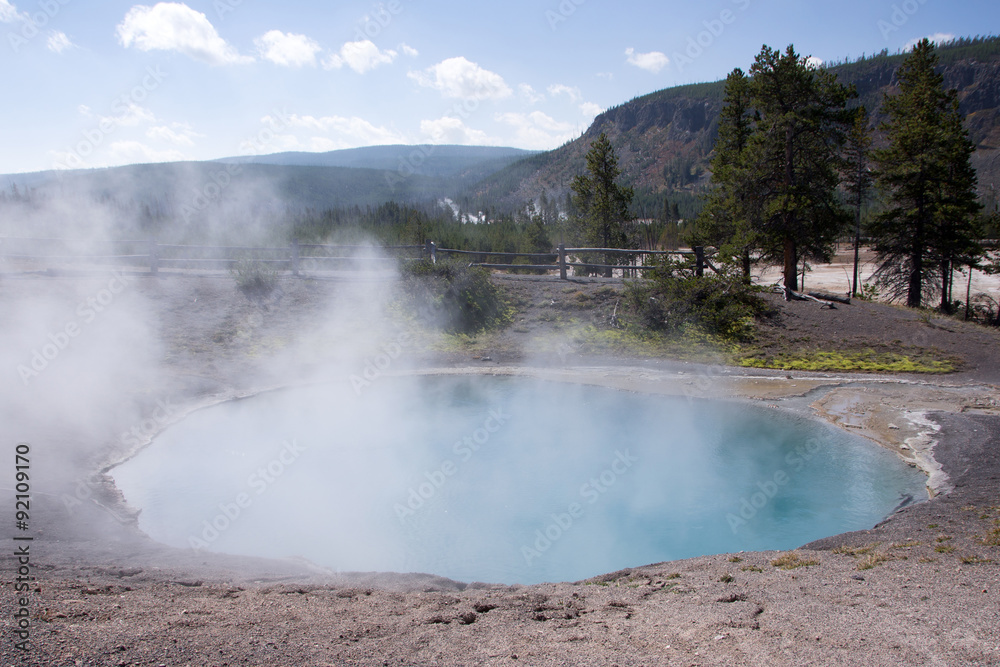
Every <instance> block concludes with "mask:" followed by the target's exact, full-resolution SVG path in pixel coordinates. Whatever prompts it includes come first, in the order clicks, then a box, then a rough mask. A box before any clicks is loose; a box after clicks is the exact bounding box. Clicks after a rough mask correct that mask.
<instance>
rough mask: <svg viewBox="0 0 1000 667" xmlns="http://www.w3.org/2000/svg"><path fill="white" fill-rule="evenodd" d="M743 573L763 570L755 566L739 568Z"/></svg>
mask: <svg viewBox="0 0 1000 667" xmlns="http://www.w3.org/2000/svg"><path fill="white" fill-rule="evenodd" d="M740 570H741V571H743V572H763V571H764V570H763V568H759V567H757V566H756V565H744V566H743V567H741V568H740Z"/></svg>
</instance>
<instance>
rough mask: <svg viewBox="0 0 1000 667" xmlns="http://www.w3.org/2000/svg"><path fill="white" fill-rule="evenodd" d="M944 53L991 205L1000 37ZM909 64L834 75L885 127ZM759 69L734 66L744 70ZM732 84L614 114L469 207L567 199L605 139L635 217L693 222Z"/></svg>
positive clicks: (513, 171)
mask: <svg viewBox="0 0 1000 667" xmlns="http://www.w3.org/2000/svg"><path fill="white" fill-rule="evenodd" d="M777 46H778V47H780V48H784V45H777ZM937 53H938V56H939V58H940V62H941V69H942V71H943V74H944V79H945V86H947V87H948V88H955V89H957V90H958V91H959V100H960V102H961V110H962V112H963V113H965V114H967V120H966V123H967V126H968V128H969V130H970V135H971V138H972V139H973V140H974V141H975V142H976V144H977V146H978V150H977V151H976V155H975V156H974V158H973V162H974V165H975V166H976V168H977V170H978V171H979V181H980V192H982V193H986V194H985V195H984V196H985V198H986V199H990V197H989V194H988V193H989V192H990V191H991V188H992V189H993V191H995V187H996V186H997V185H1000V159H998V156H1000V150H998V148H1000V37H988V38H975V39H962V40H956V41H955V42H952V43H950V44H947V45H944V46H942V47H940V48H939V49H938V50H937ZM904 58H905V54H892V55H890V54H888V53H885V52H883V53H880V54H877V55H874V56H870V57H862V58H861V59H859V60H856V61H853V62H847V63H834V64H832V65H830V66H829V69H830V70H831V71H832V72H834V73H836V74H837V76H838V78H839V79H840V80H841V81H844V82H846V83H853V84H854V85H855V86H856V88H857V90H858V96H859V99H858V102H860V103H862V104H864V105H865V106H866V107H867V108H868V109H869V111H870V112H872V123H873V125H877V124H878V123H879V122H881V120H882V116H881V115H880V114H879V113H878V112H879V109H880V107H881V102H882V98H883V95H884V94H886V93H890V94H891V93H892V91H893V90H894V87H895V83H896V82H895V72H896V69H897V68H898V67H899V65H900V64H901V63H902V61H903V59H904ZM750 65H751V63H749V62H747V63H734V64H733V66H734V67H740V68H741V69H743V70H744V71H747V70H749V68H750ZM724 85H725V82H724V81H716V82H711V83H702V84H693V85H687V86H679V87H675V88H668V89H665V90H661V91H658V92H655V93H650V94H648V95H644V96H642V97H638V98H636V99H633V100H631V101H630V102H627V103H625V104H622V105H621V106H617V107H614V108H612V109H608V110H607V111H605V112H604V113H602V114H601V115H599V116H598V117H597V118H596V119H595V120H594V122H593V124H592V125H591V126H590V128H589V129H588V130H587V131H586V132H585V133H584V134H583V136H581V137H580V138H579V139H576V140H574V141H572V142H569V143H568V144H565V145H564V146H562V147H560V148H558V149H556V150H554V151H550V152H547V153H542V154H540V155H536V156H533V157H530V158H527V159H525V160H522V161H520V162H517V163H514V164H512V165H511V166H509V167H507V168H506V169H504V170H501V171H499V172H497V173H496V174H494V175H493V176H491V177H489V178H487V179H485V180H484V181H482V182H480V183H479V184H477V186H476V187H474V188H471V189H470V190H468V191H466V192H465V193H464V196H463V197H461V198H460V202H461V203H462V204H463V205H465V206H467V207H468V208H471V209H474V208H477V207H479V208H482V207H489V208H491V209H493V210H505V209H512V208H517V207H520V206H522V205H523V204H524V202H526V201H531V200H537V199H538V198H539V197H540V196H541V195H542V193H543V192H544V193H545V194H546V196H547V197H548V198H549V199H562V198H564V197H565V196H566V193H567V192H568V188H569V183H570V181H571V179H572V177H573V176H574V175H576V174H579V173H582V172H583V171H584V167H585V162H584V156H585V154H586V152H587V150H588V147H589V145H590V143H591V141H593V140H594V139H595V138H596V137H597V136H599V135H600V133H601V132H604V133H606V134H607V135H608V138H609V139H610V140H611V143H612V145H613V146H614V148H615V150H616V151H617V153H618V157H619V160H620V166H621V168H622V170H623V172H624V180H625V181H626V182H627V183H628V184H629V185H632V186H633V187H635V188H636V194H637V197H636V203H635V208H636V210H635V213H636V214H637V215H640V216H642V217H654V216H658V215H659V214H660V212H661V211H662V210H663V202H664V200H665V199H666V200H669V201H670V202H672V203H673V204H679V205H680V213H681V216H682V217H687V216H689V215H691V214H693V212H694V211H695V210H696V209H697V208H698V206H699V204H698V194H699V193H700V192H701V191H703V189H704V188H705V186H706V185H707V182H708V178H709V173H708V162H709V157H710V153H711V150H712V147H713V145H714V144H715V139H716V135H717V126H718V115H719V111H720V109H721V107H722V97H723V90H724ZM988 203H995V198H994V199H992V200H991V201H990V202H988Z"/></svg>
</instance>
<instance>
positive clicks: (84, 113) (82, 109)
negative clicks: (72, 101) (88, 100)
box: [76, 104, 94, 118]
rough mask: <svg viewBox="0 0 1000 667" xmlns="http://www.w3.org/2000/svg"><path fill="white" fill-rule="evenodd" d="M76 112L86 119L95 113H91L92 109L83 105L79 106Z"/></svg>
mask: <svg viewBox="0 0 1000 667" xmlns="http://www.w3.org/2000/svg"><path fill="white" fill-rule="evenodd" d="M76 111H77V113H79V114H80V115H81V116H83V117H85V118H90V117H91V116H92V115H94V114H93V111H91V109H90V107H88V106H87V105H86V104H81V105H80V106H78V107H77V108H76Z"/></svg>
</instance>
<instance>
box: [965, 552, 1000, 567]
mask: <svg viewBox="0 0 1000 667" xmlns="http://www.w3.org/2000/svg"><path fill="white" fill-rule="evenodd" d="M958 560H960V561H962V563H963V564H964V565H979V564H980V563H992V562H993V561H992V560H990V559H989V558H982V557H980V556H976V555H975V554H973V555H971V556H961V557H960V558H959V559H958Z"/></svg>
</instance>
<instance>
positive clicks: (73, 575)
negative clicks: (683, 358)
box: [0, 274, 1000, 666]
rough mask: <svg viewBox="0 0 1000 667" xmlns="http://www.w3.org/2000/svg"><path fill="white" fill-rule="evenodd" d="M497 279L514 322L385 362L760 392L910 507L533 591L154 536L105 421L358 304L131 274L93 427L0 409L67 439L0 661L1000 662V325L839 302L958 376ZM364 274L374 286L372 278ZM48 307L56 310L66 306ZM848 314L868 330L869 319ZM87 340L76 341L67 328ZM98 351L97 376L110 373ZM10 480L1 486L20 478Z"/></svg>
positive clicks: (44, 497)
mask: <svg viewBox="0 0 1000 667" xmlns="http://www.w3.org/2000/svg"><path fill="white" fill-rule="evenodd" d="M81 281H82V282H84V283H87V281H96V287H99V285H100V281H104V282H105V283H106V282H107V280H106V277H103V276H98V277H94V276H83V277H81V276H76V275H58V274H56V275H36V274H31V275H25V274H17V275H5V276H3V277H2V278H0V307H2V308H3V309H4V312H8V313H12V312H13V313H17V312H22V311H19V309H23V308H25V307H26V304H32V303H36V302H38V301H39V300H40V299H42V298H43V297H44V298H46V299H49V298H52V299H56V300H58V299H59V298H63V299H64V300H65V302H66V303H67V304H69V305H70V306H72V305H74V304H75V303H77V300H78V297H79V294H80V290H81V289H82V290H83V293H85V294H87V293H93V292H92V290H93V289H95V288H96V287H92V286H91V285H89V283H88V284H87V285H85V286H84V287H83V288H81V287H80V286H79V283H80V282H81ZM504 284H505V285H507V287H508V289H509V290H510V293H511V294H512V295H513V298H514V300H515V302H516V303H517V304H518V315H517V318H516V321H515V323H514V324H513V325H512V326H511V327H510V328H509V329H508V330H507V331H505V332H504V333H503V334H500V335H497V336H494V337H492V338H489V339H488V340H486V341H478V342H472V343H469V344H464V345H460V344H455V343H454V341H451V342H449V341H441V340H439V339H435V338H432V337H428V338H419V337H418V339H417V340H418V343H419V345H418V346H417V347H416V348H414V350H413V352H412V354H409V355H408V356H407V357H406V359H404V360H401V361H400V362H399V364H398V365H397V366H394V367H393V372H398V373H413V372H460V373H481V372H490V373H496V372H503V373H531V374H536V375H543V376H545V377H550V378H553V379H562V380H566V381H574V382H588V383H594V384H601V385H605V386H612V387H624V388H629V389H635V390H641V391H649V392H659V393H664V394H677V393H681V394H686V395H692V393H693V394H694V395H696V396H704V397H706V398H709V397H716V396H736V397H742V398H744V399H745V400H757V401H761V402H762V404H764V405H768V406H771V407H772V408H773V409H775V410H789V411H794V412H796V413H799V414H810V415H815V416H816V417H817V418H821V419H828V420H830V421H832V422H833V423H835V424H837V425H839V426H841V427H842V428H845V429H849V430H851V431H853V432H857V433H860V434H862V435H865V436H867V437H869V438H871V439H872V440H873V441H874V442H878V443H880V444H881V445H882V446H886V447H889V448H891V449H893V450H894V451H896V452H897V453H898V454H899V455H900V456H902V457H903V458H905V459H907V460H909V461H911V462H912V463H913V464H914V465H918V466H920V467H921V468H923V469H925V470H927V471H928V473H929V478H928V483H929V487H930V489H931V493H932V494H933V495H934V498H933V500H930V501H928V502H922V503H918V504H914V505H910V506H907V507H905V508H903V509H901V510H899V511H898V512H896V513H895V514H893V515H892V516H890V517H888V518H887V519H886V520H885V521H884V522H882V523H881V524H879V525H878V526H876V527H873V528H872V529H871V530H868V531H862V532H858V533H851V534H846V535H840V536H835V537H831V538H828V539H825V540H821V541H819V542H815V543H812V544H809V545H803V547H802V548H800V549H797V550H795V551H793V552H786V553H778V552H765V553H741V554H723V555H711V556H704V557H700V558H694V559H690V560H685V561H678V562H670V563H659V564H652V565H650V564H642V563H636V564H635V565H636V567H634V568H632V569H629V570H623V571H621V572H615V573H610V574H607V575H604V576H600V577H596V578H594V579H592V580H588V581H584V582H576V583H558V584H542V585H536V586H498V585H488V584H468V583H460V582H453V581H449V580H445V579H441V578H438V577H434V576H430V575H420V574H410V575H394V574H377V573H358V574H335V573H331V572H328V571H325V570H323V569H322V568H318V567H316V566H314V565H312V564H310V563H307V562H302V561H295V560H285V561H266V560H261V559H252V558H242V557H234V556H225V555H218V554H211V553H202V552H195V551H192V550H180V549H172V548H168V547H165V546H163V545H159V544H157V543H155V542H153V541H152V540H150V539H149V538H147V537H146V536H145V535H143V534H142V533H141V532H140V531H139V530H138V529H137V527H136V525H135V522H134V519H133V518H132V517H131V516H130V511H131V509H130V508H128V507H127V506H126V505H125V504H124V503H123V502H122V499H121V497H120V494H118V493H117V491H116V489H114V488H113V486H112V485H110V483H109V479H108V478H107V477H106V476H105V477H101V476H99V475H98V476H96V477H95V476H94V472H95V471H99V470H100V469H101V468H102V467H104V466H106V465H107V464H108V463H110V462H112V461H115V460H120V459H121V458H122V457H124V456H127V455H128V453H129V452H130V451H133V450H134V449H135V447H136V446H137V443H136V442H133V441H132V440H129V441H127V442H126V441H123V440H122V438H120V437H117V436H116V434H119V433H122V431H127V430H128V429H129V427H130V425H133V424H136V423H137V422H136V415H139V416H140V417H141V416H143V415H149V414H155V409H156V405H157V403H156V402H157V400H160V401H161V404H162V400H163V398H162V397H164V396H166V397H169V400H168V402H169V404H170V410H169V415H168V417H167V418H165V419H163V420H161V421H157V422H156V423H155V425H154V426H151V427H150V428H148V429H147V428H145V427H143V428H142V429H140V431H141V432H140V434H139V435H141V436H142V438H141V440H143V441H147V440H148V439H149V438H151V437H152V436H153V435H154V434H155V432H156V431H157V430H159V429H160V428H163V427H165V426H167V425H169V423H171V422H173V421H176V420H177V419H180V418H182V417H183V415H184V414H186V413H187V412H189V411H190V410H192V409H194V408H196V407H198V406H200V405H205V404H209V403H212V402H217V401H220V400H225V399H227V398H231V397H234V396H239V395H245V394H248V393H253V392H255V391H258V390H260V389H263V388H267V387H270V386H274V385H276V384H281V383H283V382H286V381H287V379H288V377H289V374H291V375H292V376H298V375H308V374H315V373H316V372H317V369H322V368H324V367H325V364H327V363H329V362H331V360H336V358H337V354H338V353H337V349H338V347H337V345H336V344H329V342H330V340H331V338H330V337H331V336H333V335H334V333H332V332H335V331H339V330H340V329H337V328H336V327H334V328H330V326H331V325H330V324H329V322H330V321H335V322H337V323H338V326H342V325H343V324H344V323H345V322H348V323H352V324H351V325H350V326H351V327H354V326H355V324H354V321H355V320H357V321H358V322H363V321H366V320H368V319H369V318H371V316H372V313H370V312H368V311H366V310H365V308H364V306H363V304H362V305H359V304H358V303H355V302H350V303H349V304H348V305H349V307H347V308H339V306H338V304H341V305H343V304H342V297H341V295H342V294H344V293H345V292H351V291H352V290H354V289H355V287H356V285H355V287H352V285H354V282H352V280H350V279H343V280H291V279H288V280H283V281H282V285H281V291H280V293H279V297H280V298H274V299H271V300H269V301H267V302H258V303H253V302H250V301H248V300H247V299H245V298H244V297H242V296H241V295H239V294H238V293H237V292H236V291H235V290H234V288H233V285H232V282H231V281H230V280H228V279H227V278H225V277H224V276H192V275H176V274H175V275H166V276H164V277H161V278H160V279H152V278H148V277H144V276H140V275H136V276H134V280H133V284H132V287H131V290H132V291H131V292H129V293H128V294H126V296H124V297H122V299H123V300H124V299H125V298H126V297H127V298H134V299H135V300H136V302H137V304H138V305H137V306H136V310H135V312H141V313H143V314H144V316H145V318H146V319H145V326H146V329H143V330H141V331H138V332H136V338H134V339H128V341H125V342H122V341H117V343H116V344H117V345H118V346H119V348H120V349H119V350H118V352H117V353H119V354H122V353H124V352H125V348H124V347H123V346H125V345H126V344H127V345H130V346H131V347H133V348H141V351H142V354H143V355H146V357H148V363H149V369H151V370H149V372H146V369H145V367H143V368H133V369H132V371H131V372H130V373H125V374H122V375H120V376H119V375H116V376H115V377H114V382H107V383H104V382H98V379H97V378H96V377H95V378H94V379H93V380H92V381H91V382H90V384H88V383H87V382H83V383H79V384H78V385H77V386H76V389H75V390H76V391H78V392H87V391H88V387H90V389H89V391H92V392H96V391H97V387H98V386H100V387H102V388H103V387H105V386H106V385H107V386H111V387H113V388H115V391H113V392H110V394H109V395H111V396H112V398H113V400H112V399H109V400H108V401H107V402H106V403H100V405H102V406H103V405H106V410H103V411H102V412H101V414H102V415H103V414H104V413H107V414H108V415H110V416H109V417H108V419H107V423H105V421H102V420H96V421H95V419H96V418H95V419H82V418H81V419H77V420H75V421H67V420H63V419H60V415H61V414H62V412H61V408H60V406H61V405H63V404H62V403H60V401H65V400H68V399H67V396H64V395H62V394H56V393H53V392H55V389H52V390H47V391H48V392H49V395H50V400H51V401H52V407H51V409H50V410H48V411H47V412H44V413H42V414H44V415H47V416H46V417H44V418H42V417H39V416H38V415H37V414H36V413H35V412H34V411H32V410H31V409H30V407H31V406H30V405H29V404H27V403H25V404H24V405H21V404H13V403H12V404H11V405H10V406H5V407H4V411H3V419H4V426H3V427H2V432H3V433H4V436H5V439H7V440H8V442H9V443H10V444H8V445H7V447H8V452H10V451H11V449H12V448H13V446H14V444H15V443H16V442H21V441H26V442H31V443H32V446H33V447H34V448H35V450H36V451H37V450H40V449H42V448H43V447H44V446H46V445H47V444H48V443H52V446H53V447H55V445H56V444H57V443H58V444H61V445H65V448H64V449H56V450H55V451H60V452H62V453H63V455H62V456H61V460H60V462H59V463H60V465H54V464H53V465H51V466H49V467H46V468H45V470H44V472H45V473H46V474H45V477H44V478H43V479H41V480H39V481H38V482H37V483H36V486H35V487H34V489H35V493H34V495H33V505H32V513H31V515H32V516H31V520H32V526H33V530H32V533H31V534H32V535H33V537H34V538H35V539H34V541H33V542H32V543H31V567H32V576H34V577H35V578H36V579H35V580H33V581H31V582H30V587H29V591H28V594H29V597H30V600H29V605H28V608H29V614H30V623H29V626H30V649H29V650H27V651H22V650H19V649H17V648H16V646H15V643H16V641H17V640H16V635H15V630H16V625H17V619H16V618H15V613H17V611H18V609H19V607H20V605H19V602H18V598H19V596H20V595H23V594H18V593H16V592H15V586H16V584H17V583H18V582H17V581H16V572H17V568H18V563H17V558H16V556H14V555H13V552H14V548H15V545H16V543H15V542H14V541H13V540H12V539H11V538H12V537H13V536H14V535H15V534H16V532H17V531H15V530H13V529H11V528H8V530H7V531H6V534H5V536H4V537H5V539H6V540H7V545H8V548H5V549H4V550H3V553H4V555H3V557H2V567H3V571H4V578H3V581H2V585H0V617H2V619H3V620H2V625H3V643H2V645H0V665H59V666H63V665H116V666H126V665H150V666H155V665H171V666H172V665H262V664H267V665H501V664H509V665H806V664H816V665H840V664H843V665H856V664H868V665H900V664H912V665H925V664H926V665H989V664H1000V451H998V448H1000V444H998V443H1000V416H998V415H1000V411H998V407H997V406H998V400H1000V392H998V390H997V383H998V381H1000V370H998V366H997V361H996V358H997V357H998V356H1000V355H997V354H996V352H997V349H998V347H997V343H998V338H997V336H996V335H995V333H994V332H989V331H984V330H980V329H978V328H973V327H969V326H965V325H962V323H952V322H950V321H949V322H947V323H943V322H938V323H937V324H935V322H934V321H933V320H926V319H921V318H920V317H919V316H917V315H916V314H913V313H911V312H910V311H905V310H902V309H896V308H891V307H885V306H878V305H873V304H863V303H858V304H854V305H852V306H844V307H842V308H841V309H840V311H841V312H842V313H843V312H846V311H847V309H852V310H851V311H850V312H851V317H852V318H853V319H852V320H851V321H852V322H855V324H852V325H851V327H852V329H851V330H850V331H842V332H839V333H837V332H834V333H829V335H830V336H840V337H845V336H846V337H850V336H852V335H858V336H861V337H864V336H872V337H874V336H880V335H882V332H884V331H887V330H890V331H891V330H892V327H896V329H898V331H899V332H902V333H900V334H899V335H897V336H895V337H896V338H900V339H906V340H910V341H915V343H914V344H922V345H934V346H946V347H947V349H948V350H949V354H954V355H957V356H960V357H962V358H963V359H964V360H965V365H964V366H963V370H962V372H961V373H957V374H952V375H946V376H897V377H887V376H875V375H864V374H832V373H799V372H792V373H785V372H770V371H757V370H752V369H733V368H724V367H715V366H706V365H698V364H690V363H683V362H675V361H664V360H659V359H655V358H646V357H644V356H642V355H638V356H637V355H631V356H629V355H622V354H620V353H616V352H613V351H605V352H606V354H605V353H600V351H598V352H595V351H594V350H591V349H589V348H587V347H586V346H585V345H582V344H580V343H579V342H578V341H576V340H575V339H574V336H573V333H572V331H573V327H574V326H578V325H580V324H581V323H582V324H587V323H592V324H594V325H595V326H602V325H606V324H607V319H608V316H609V315H610V313H611V312H612V308H613V307H614V306H615V303H616V297H615V294H616V291H615V290H617V289H618V287H617V286H616V285H615V284H613V283H610V284H609V283H607V282H606V281H600V280H593V281H586V280H581V281H579V282H576V283H573V284H572V285H568V286H567V285H565V284H561V283H558V282H557V281H555V282H553V281H551V280H537V279H529V278H509V279H505V280H504ZM369 288H370V290H371V293H379V292H380V290H383V289H386V287H385V283H384V281H379V280H372V281H371V282H370V283H366V290H368V289H369ZM609 289H610V291H609ZM88 290H91V291H88ZM367 293H368V292H366V294H367ZM129 294H131V296H128V295H129ZM581 295H583V296H581ZM123 303H124V301H123ZM130 303H131V302H130ZM784 307H785V308H787V310H786V311H785V312H784V315H783V316H784V318H785V320H784V321H785V322H787V323H788V324H787V325H788V326H789V327H791V329H792V330H794V329H795V327H799V328H801V327H805V326H808V327H810V328H815V329H817V330H822V331H830V330H833V329H835V327H833V326H832V325H833V323H834V322H836V321H841V322H842V321H843V320H835V319H832V318H835V317H836V314H835V313H831V311H829V310H826V311H822V312H821V311H820V309H819V307H818V306H817V305H816V304H805V303H793V304H788V305H787V306H784ZM56 312H57V315H56V316H54V317H55V319H54V320H53V321H56V322H60V321H61V320H60V319H59V316H58V312H59V311H58V309H57V311H56ZM70 312H72V311H70ZM330 313H335V314H336V317H334V318H333V319H332V320H327V319H326V316H327V315H329V314H330ZM109 317H110V315H109ZM820 318H831V319H829V320H825V319H820ZM63 319H65V318H63ZM866 323H870V324H871V327H872V330H871V331H868V332H866V331H864V330H862V329H863V327H865V326H867V324H866ZM98 325H99V323H98V324H95V325H94V326H98ZM814 325H815V326H814ZM5 326H7V327H10V326H14V325H13V324H5ZM357 326H361V325H360V324H358V325H357ZM775 326H778V327H780V326H781V325H775ZM920 326H923V327H925V328H926V331H924V330H922V329H918V327H920ZM120 330H121V328H120V327H119V328H118V329H116V331H120ZM914 331H916V332H917V334H914ZM84 333H87V332H86V331H85V332H84ZM924 334H926V335H924ZM376 338H377V336H376ZM79 341H80V345H84V344H85V343H86V341H85V337H84V336H83V335H81V337H80V338H79ZM140 341H145V342H144V343H140ZM150 341H154V343H153V344H150V343H149V342H150ZM334 342H335V341H334ZM29 343H30V339H29ZM147 345H148V349H147V347H146V346H147ZM112 347H113V346H112ZM28 348H30V344H29V345H28ZM18 353H20V351H19V350H18V351H15V353H14V354H13V356H11V357H9V359H8V358H5V360H10V359H17V358H20V357H18V356H17V354H18ZM92 353H93V354H95V355H99V354H114V353H115V350H113V349H112V350H110V351H108V350H100V349H96V348H95V349H94V350H92ZM146 357H143V358H146ZM110 358H111V357H109V359H110ZM75 359H76V357H71V356H69V353H67V357H66V358H65V361H62V360H57V361H60V363H62V364H63V365H64V366H65V367H69V365H70V364H71V363H74V360H75ZM108 363H109V364H110V362H108ZM102 368H104V369H105V370H104V371H102V372H103V373H105V374H106V373H110V371H109V370H107V369H109V368H111V366H104V367H102ZM154 371H155V372H154ZM55 372H56V371H52V372H51V373H50V374H51V375H53V376H54V374H55ZM15 379H16V378H15ZM38 386H43V385H38ZM38 400H42V399H41V398H39V399H38ZM66 405H68V404H66ZM63 409H68V408H65V406H64V407H63ZM147 421H148V420H147ZM138 423H139V424H142V423H143V422H142V421H139V422H138ZM70 429H72V430H70ZM138 444H141V443H138ZM873 446H876V445H875V444H873ZM8 469H9V470H12V468H8ZM4 474H5V475H6V476H7V477H6V479H8V480H12V477H11V475H12V472H11V473H7V472H5V473H4ZM81 480H87V481H86V484H85V486H86V487H87V489H88V490H89V491H90V493H89V495H88V496H87V497H86V499H85V500H84V501H82V502H81V503H80V504H79V505H74V506H72V507H67V505H66V503H65V502H64V496H63V494H65V493H70V494H73V493H76V490H77V489H78V488H79V484H80V482H81ZM10 484H11V482H6V483H4V484H3V485H0V486H3V487H4V488H5V489H10V488H11V486H10ZM0 497H2V498H3V502H4V503H5V506H6V507H9V508H11V509H10V511H9V515H8V519H7V521H8V525H10V524H11V522H12V521H13V518H12V514H13V507H14V498H13V495H12V494H11V493H10V491H9V490H5V491H3V492H0Z"/></svg>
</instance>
